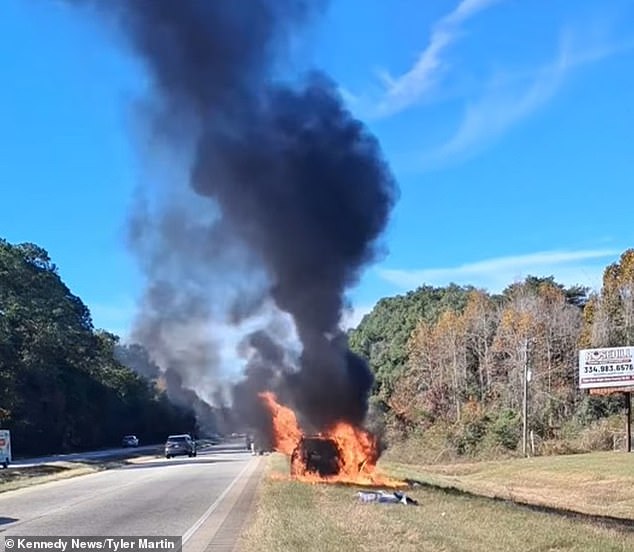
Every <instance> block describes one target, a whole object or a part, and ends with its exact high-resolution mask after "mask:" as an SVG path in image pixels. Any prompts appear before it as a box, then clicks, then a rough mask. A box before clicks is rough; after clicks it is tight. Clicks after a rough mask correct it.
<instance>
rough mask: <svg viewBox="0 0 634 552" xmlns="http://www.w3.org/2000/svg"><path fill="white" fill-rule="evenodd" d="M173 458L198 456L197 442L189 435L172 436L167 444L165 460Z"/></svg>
mask: <svg viewBox="0 0 634 552" xmlns="http://www.w3.org/2000/svg"><path fill="white" fill-rule="evenodd" d="M173 456H189V457H190V458H191V457H192V456H196V441H194V440H193V439H192V438H191V437H190V436H189V435H187V434H183V435H170V436H169V437H168V438H167V442H166V443H165V458H172V457H173Z"/></svg>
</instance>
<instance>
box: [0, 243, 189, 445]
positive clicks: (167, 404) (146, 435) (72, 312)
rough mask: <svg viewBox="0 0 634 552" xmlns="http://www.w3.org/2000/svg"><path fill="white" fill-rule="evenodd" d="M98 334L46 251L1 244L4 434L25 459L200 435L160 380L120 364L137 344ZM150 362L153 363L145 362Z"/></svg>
mask: <svg viewBox="0 0 634 552" xmlns="http://www.w3.org/2000/svg"><path fill="white" fill-rule="evenodd" d="M130 347H131V346H127V345H125V346H124V345H121V344H120V343H119V339H118V337H117V336H115V335H113V334H111V333H108V332H104V331H99V330H95V328H94V327H93V324H92V320H91V316H90V312H89V310H88V308H87V307H86V305H84V303H83V302H82V301H81V299H80V298H79V297H77V296H76V295H74V294H73V293H71V291H70V290H69V289H68V287H67V286H66V285H65V284H64V282H63V281H62V280H61V278H60V276H59V274H58V270H57V267H56V266H55V265H54V264H53V263H52V261H51V259H50V257H49V255H48V253H47V252H46V251H45V250H44V249H43V248H41V247H39V246H37V245H35V244H31V243H23V244H18V245H12V244H10V243H8V242H7V241H6V240H0V427H1V428H3V429H9V430H11V432H12V441H13V451H14V454H18V455H31V454H45V453H55V452H68V451H72V450H90V449H94V448H99V447H106V446H116V445H118V444H119V443H120V441H121V438H122V436H123V435H125V434H136V435H137V436H138V437H139V439H140V440H141V441H143V442H146V443H150V442H152V443H153V442H159V441H161V440H163V439H164V438H165V437H166V435H167V434H169V433H173V432H178V433H180V432H185V431H193V430H195V424H196V422H195V416H194V413H193V412H192V411H191V410H190V409H189V408H184V407H179V406H177V405H175V404H173V403H172V402H171V401H170V400H169V399H168V396H167V394H166V392H165V390H164V389H161V385H160V382H159V378H158V371H155V372H154V374H155V377H153V378H148V377H144V376H142V375H140V374H138V373H136V372H134V371H132V370H131V369H129V368H128V367H126V366H125V365H124V364H123V363H122V362H121V360H122V359H123V358H125V357H126V355H128V356H130V355H132V354H133V355H135V356H136V357H138V356H139V355H140V354H141V352H140V351H139V349H138V346H134V347H132V348H130ZM146 363H149V360H146Z"/></svg>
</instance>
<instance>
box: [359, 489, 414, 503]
mask: <svg viewBox="0 0 634 552" xmlns="http://www.w3.org/2000/svg"><path fill="white" fill-rule="evenodd" d="M357 497H358V499H359V502H363V503H368V502H378V503H381V504H411V505H412V506H418V501H417V500H414V499H413V498H410V497H409V496H407V495H406V494H405V493H401V492H398V491H393V492H392V491H359V492H357Z"/></svg>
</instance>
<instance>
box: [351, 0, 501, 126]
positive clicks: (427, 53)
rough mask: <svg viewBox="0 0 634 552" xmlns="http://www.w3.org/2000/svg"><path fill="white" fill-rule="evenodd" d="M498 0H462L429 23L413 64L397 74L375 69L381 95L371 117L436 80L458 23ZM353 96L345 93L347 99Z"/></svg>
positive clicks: (398, 107) (400, 106)
mask: <svg viewBox="0 0 634 552" xmlns="http://www.w3.org/2000/svg"><path fill="white" fill-rule="evenodd" d="M500 1H501V0H462V1H461V2H460V3H459V4H458V6H457V7H456V8H455V9H454V10H453V11H452V12H450V13H449V14H448V15H446V16H445V17H443V18H442V19H440V20H439V21H438V22H437V23H436V24H435V25H434V27H433V29H432V32H431V36H430V38H429V43H428V44H427V46H426V48H425V49H424V50H423V51H422V52H420V54H419V55H418V57H417V59H416V62H415V63H414V65H413V66H412V67H411V68H410V69H409V70H408V71H406V72H405V73H403V74H402V75H400V76H398V77H393V76H392V75H390V73H389V72H387V71H385V70H381V71H379V72H378V76H379V79H380V80H381V82H382V84H383V87H384V95H383V97H382V98H381V99H380V100H379V102H378V104H377V106H376V107H375V108H374V110H373V111H374V116H375V117H386V116H390V115H394V114H396V113H398V112H400V111H403V110H405V109H407V108H409V107H411V106H412V105H413V104H415V103H417V102H418V101H419V100H420V98H421V97H422V96H423V95H424V94H425V93H426V92H427V91H428V90H429V89H430V88H431V87H432V86H433V85H434V84H435V83H436V82H437V80H438V78H439V76H440V75H441V73H442V71H443V69H444V68H445V66H446V62H445V61H444V60H443V53H444V51H445V50H446V49H447V48H448V47H449V46H450V45H451V44H452V43H453V42H454V41H455V40H456V37H457V36H458V34H459V32H460V28H461V27H462V25H463V24H464V23H465V22H466V21H467V20H468V19H470V18H471V17H473V16H474V15H476V14H477V13H478V12H480V11H482V10H484V9H486V8H488V7H490V6H491V5H493V4H496V3H498V2H500ZM353 98H354V96H352V95H350V94H348V99H353Z"/></svg>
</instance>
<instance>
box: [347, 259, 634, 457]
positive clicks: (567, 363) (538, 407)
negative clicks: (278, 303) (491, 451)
mask: <svg viewBox="0 0 634 552" xmlns="http://www.w3.org/2000/svg"><path fill="white" fill-rule="evenodd" d="M350 344H351V346H352V348H353V349H354V350H356V351H357V352H359V353H360V354H362V355H364V356H365V357H366V358H367V359H368V361H369V363H370V365H371V366H372V368H373V369H374V371H375V374H376V384H375V388H374V393H373V397H372V400H373V404H374V405H375V406H376V407H377V408H378V409H379V410H380V411H381V412H382V413H383V414H384V416H385V419H386V420H387V423H388V429H390V430H391V431H392V435H398V436H400V437H408V436H411V435H422V434H424V433H425V431H429V430H430V429H432V428H438V427H442V428H444V430H445V436H446V440H447V443H448V444H451V445H453V446H454V449H455V450H456V451H457V452H458V453H459V454H466V453H475V452H477V451H478V450H479V449H481V448H482V447H483V446H487V445H488V446H496V447H500V448H502V449H507V450H515V449H516V448H517V447H518V443H519V441H520V437H521V424H522V401H523V396H524V379H525V377H526V376H525V374H527V375H528V378H529V380H530V383H529V384H528V387H529V393H528V411H529V415H528V416H527V418H528V420H529V424H530V429H531V431H532V435H533V436H534V438H535V439H536V440H537V442H538V444H539V443H547V442H550V441H552V440H554V439H557V438H558V436H560V435H561V434H562V428H563V429H565V428H569V427H571V424H577V426H578V427H583V426H584V425H585V426H587V425H588V424H591V423H592V422H593V421H595V420H599V419H601V418H604V417H606V416H609V415H611V414H614V413H617V412H619V411H620V409H621V408H622V397H621V396H612V397H604V398H602V397H594V396H589V395H588V393H587V392H585V391H581V390H579V389H578V351H579V349H580V348H585V347H604V346H617V345H632V344H634V250H627V251H625V252H624V253H623V254H622V256H621V257H620V259H619V261H618V262H616V263H614V264H611V265H610V266H608V267H607V268H606V269H605V272H604V275H603V285H602V288H601V289H600V290H598V291H596V292H593V291H591V290H589V289H587V288H584V287H582V286H573V287H568V288H567V287H565V286H563V285H561V284H559V283H557V282H556V281H555V279H554V278H553V277H548V278H542V277H534V276H530V277H528V278H526V279H525V280H524V281H522V282H518V283H513V284H511V285H509V286H508V287H507V288H506V289H505V290H504V291H503V292H502V293H501V294H491V293H488V292H487V291H485V290H481V289H476V288H473V287H469V286H457V285H449V286H447V287H442V288H436V287H431V286H423V287H421V288H419V289H417V290H415V291H412V292H410V293H408V294H406V295H403V296H398V297H393V298H386V299H383V300H381V301H380V302H379V303H378V304H377V305H376V307H375V308H374V310H373V311H372V312H371V313H370V314H369V315H367V316H366V317H365V318H364V319H363V320H362V322H361V324H360V325H359V326H358V328H356V329H355V330H352V331H351V332H350ZM606 447H607V445H606Z"/></svg>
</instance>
